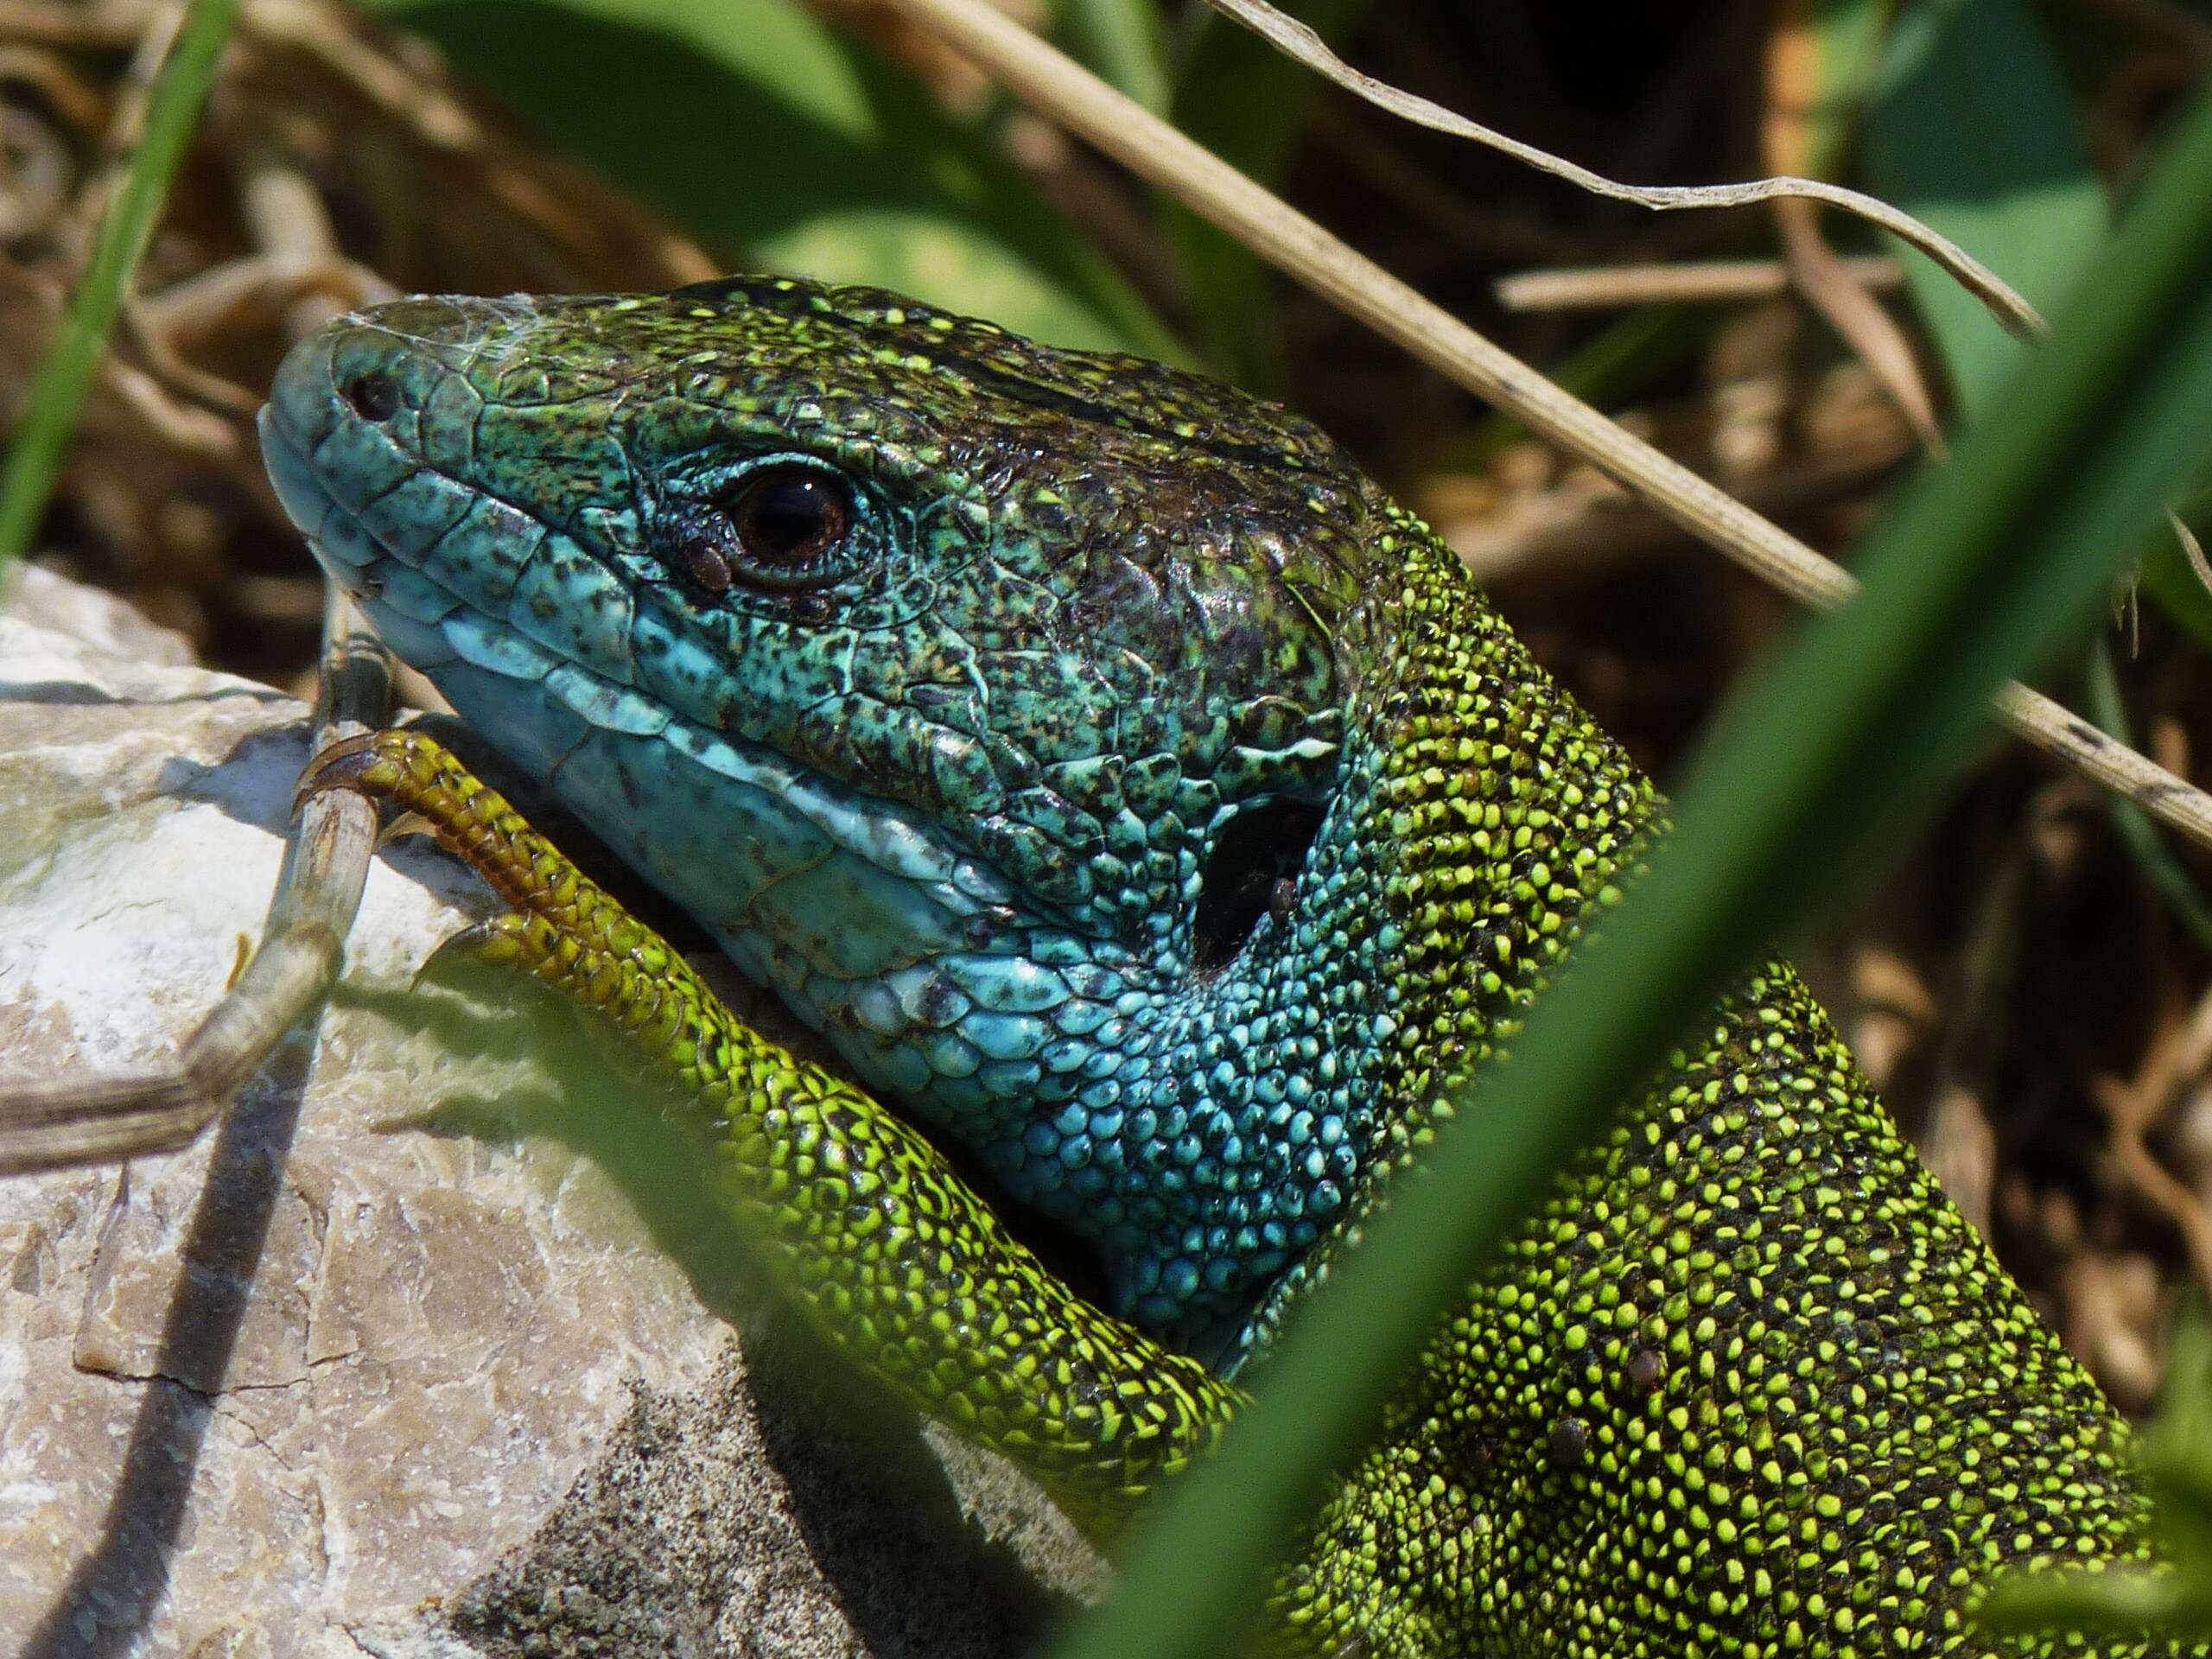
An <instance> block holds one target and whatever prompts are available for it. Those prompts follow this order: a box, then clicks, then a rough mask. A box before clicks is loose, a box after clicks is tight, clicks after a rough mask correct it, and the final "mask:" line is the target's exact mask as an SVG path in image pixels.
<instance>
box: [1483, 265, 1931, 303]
mask: <svg viewBox="0 0 2212 1659" xmlns="http://www.w3.org/2000/svg"><path fill="white" fill-rule="evenodd" d="M1836 257H1837V263H1838V264H1840V265H1841V266H1842V267H1843V269H1844V270H1845V272H1846V273H1847V274H1848V275H1849V277H1850V278H1851V280H1852V281H1853V283H1859V284H1860V285H1862V286H1864V287H1866V288H1872V289H1889V288H1896V287H1897V286H1898V285H1899V284H1900V283H1903V282H1904V270H1903V268H1902V267H1900V266H1899V265H1898V264H1897V261H1896V260H1894V259H1892V258H1890V257H1888V256H1887V255H1885V254H1847V255H1839V256H1836ZM1789 286H1790V281H1789V267H1788V266H1787V265H1785V264H1783V262H1782V261H1781V260H1779V259H1700V260H1689V261H1685V262H1682V263H1681V264H1653V265H1598V266H1593V267H1590V268H1587V269H1582V270H1524V271H1521V272H1519V273H1517V274H1516V275H1514V276H1511V277H1499V278H1498V279H1497V282H1496V283H1494V284H1492V287H1491V291H1492V292H1493V293H1495V294H1496V295H1497V302H1498V303H1499V304H1500V305H1502V306H1503V307H1504V308H1506V309H1507V310H1508V311H1601V310H1603V311H1613V310H1624V309H1626V308H1629V307H1631V306H1638V305H1727V304H1735V303H1738V302H1744V301H1749V300H1771V299H1778V298H1780V297H1781V296H1783V295H1784V294H1787V293H1789Z"/></svg>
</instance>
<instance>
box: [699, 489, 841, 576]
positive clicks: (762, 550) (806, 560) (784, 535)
mask: <svg viewBox="0 0 2212 1659" xmlns="http://www.w3.org/2000/svg"><path fill="white" fill-rule="evenodd" d="M724 510H725V511H726V512H728V514H729V518H730V523H731V524H732V525H733V526H734V528H735V530H736V531H737V539H738V543H739V545H740V546H741V547H742V548H744V550H745V552H746V556H747V557H748V558H750V559H752V560H753V561H755V562H756V563H759V564H760V565H762V566H764V567H766V568H768V569H776V568H778V567H785V568H789V567H792V566H800V567H804V566H805V565H809V564H811V563H813V562H814V561H815V560H817V559H818V558H820V557H821V556H823V554H824V553H826V552H828V551H829V550H830V549H831V548H833V547H835V546H836V544H837V543H839V542H841V541H842V540H844V538H845V532H846V531H849V530H850V529H851V528H852V524H853V498H852V496H851V495H850V494H849V493H847V491H846V490H845V488H844V486H842V485H841V484H839V483H838V482H837V480H835V479H833V478H830V477H828V476H826V475H825V474H822V473H820V472H817V471H816V470H815V469H814V468H813V467H766V468H765V469H763V470H762V471H760V472H758V473H755V474H753V475H752V476H751V477H749V478H747V479H746V480H745V481H744V482H743V483H741V485H739V486H738V488H737V491H736V493H735V494H734V496H733V497H732V498H731V499H729V501H728V503H727V504H726V505H725V508H724Z"/></svg>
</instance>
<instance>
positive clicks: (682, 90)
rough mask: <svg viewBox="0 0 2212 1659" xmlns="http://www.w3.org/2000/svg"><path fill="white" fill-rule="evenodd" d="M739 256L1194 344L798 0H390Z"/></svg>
mask: <svg viewBox="0 0 2212 1659" xmlns="http://www.w3.org/2000/svg"><path fill="white" fill-rule="evenodd" d="M381 5H382V9H383V10H385V12H386V13H387V14H388V15H390V16H392V17H393V18H394V19H395V20H396V21H397V22H402V23H404V24H405V25H406V26H407V27H408V28H410V29H415V30H417V31H419V32H420V33H422V34H423V35H428V36H429V38H430V39H431V40H433V41H435V42H436V43H437V44H438V45H439V46H440V47H441V48H443V49H444V50H445V51H446V52H447V53H448V55H449V56H450V57H451V58H452V59H453V60H454V63H455V64H456V65H457V66H458V67H460V68H461V69H462V70H463V71H464V72H465V73H467V75H468V76H469V77H470V78H471V79H474V80H476V81H479V82H480V83H481V84H482V85H484V86H488V87H489V88H491V89H492V90H493V92H497V93H498V94H499V95H500V96H501V97H502V98H504V99H505V100H506V101H507V102H508V103H509V104H510V105H512V106H513V107H514V108H515V109H517V110H518V111H520V112H521V113H522V115H523V116H524V118H526V119H527V120H529V121H530V122H531V124H534V125H535V126H536V127H537V129H538V130H539V131H541V132H542V133H543V134H545V135H546V136H547V137H550V138H551V139H552V140H554V141H555V142H556V143H559V144H561V145H562V146H563V148H565V149H569V150H570V151H572V152H574V153H575V154H576V155H578V156H582V157H583V158H585V159H586V160H588V161H589V162H593V163H594V164H595V165H596V166H597V167H599V168H601V170H602V171H603V172H605V173H606V174H607V175H608V176H609V177H611V178H613V179H614V180H615V181H618V182H620V183H621V184H623V185H625V186H626V187H627V188H630V189H632V190H634V191H636V192H637V193H638V194H639V195H641V196H643V197H645V199H646V200H649V201H652V203H654V204H655V205H656V206H658V207H660V208H661V209H662V210H663V211H664V212H665V213H668V214H670V215H671V217H672V218H674V219H677V220H678V221H679V222H680V223H682V224H683V225H684V226H688V227H689V228H690V230H691V231H692V232H694V233H695V234H696V235H697V236H699V237H700V238H702V240H704V241H705V242H706V243H707V244H708V245H709V246H710V247H711V248H713V249H714V250H715V251H716V252H717V253H718V254H721V255H722V256H725V257H728V259H729V260H730V261H731V262H732V264H733V267H736V266H740V265H742V266H750V267H752V268H754V269H767V270H776V271H780V272H786V273H790V274H793V275H804V276H810V277H824V278H827V279H829V280H831V281H836V282H854V283H878V284H880V285H882V286H884V287H887V288H894V289H899V291H901V292H903V293H907V294H912V295H914V296H918V297H919V298H922V299H925V300H930V301H932V302H936V303H938V304H941V305H944V306H947V307H949V308H952V309H955V310H959V311H967V312H974V313H977V314H980V315H984V316H988V317H991V318H993V319H995V320H996V321H1000V322H1002V323H1005V324H1006V325H1007V327H1012V328H1016V329H1019V330H1020V331H1021V332H1023V333H1024V334H1035V335H1037V336H1038V337H1039V338H1040V339H1043V340H1050V341H1052V343H1054V344H1055V345H1062V346H1089V347H1109V348H1113V349H1117V350H1122V351H1135V352H1141V353H1145V354H1147V355H1148V356H1154V357H1164V358H1166V359H1170V360H1175V359H1181V358H1184V357H1185V355H1186V354H1185V353H1184V352H1183V351H1182V349H1181V347H1180V346H1179V343H1178V342H1177V341H1176V340H1175V339H1174V338H1173V335H1172V334H1169V333H1168V332H1167V330H1166V327H1164V326H1163V325H1162V324H1161V323H1160V321H1159V320H1158V319H1157V318H1156V317H1155V316H1154V315H1153V314H1152V313H1151V312H1150V310H1149V309H1147V307H1146V306H1145V305H1144V303H1143V302H1142V301H1141V300H1140V299H1139V298H1138V297H1137V296H1136V295H1135V292H1134V290H1132V289H1130V288H1129V286H1128V283H1125V282H1123V281H1122V279H1121V278H1120V277H1118V276H1117V275H1116V274H1115V272H1114V271H1113V270H1112V269H1111V268H1110V267H1109V265H1108V264H1107V263H1106V262H1105V260H1104V259H1103V258H1102V257H1100V256H1099V255H1098V254H1097V252H1096V251H1095V250H1093V249H1091V248H1090V246H1089V245H1087V244H1085V243H1084V240H1083V238H1081V237H1080V236H1079V235H1078V234H1077V232H1075V231H1074V230H1073V228H1072V227H1071V226H1070V225H1069V224H1068V223H1067V221H1066V220H1065V219H1063V218H1062V217H1061V216H1060V215H1059V214H1058V213H1057V212H1055V211H1054V210H1053V209H1052V207H1050V206H1048V205H1047V204H1046V202H1045V201H1044V200H1042V199H1041V198H1040V197H1039V196H1038V194H1036V193H1035V192H1034V191H1033V190H1032V189H1030V188H1029V187H1028V185H1027V182H1026V181H1024V180H1023V179H1022V178H1021V176H1020V174H1018V173H1017V172H1016V171H1015V170H1014V168H1013V167H1012V166H1011V165H1009V164H1008V163H1007V162H1005V161H1004V160H1003V159H1002V158H1001V157H1000V156H997V155H995V153H994V152H993V150H992V149H991V147H990V145H989V143H988V141H987V140H986V138H985V137H983V135H982V134H981V133H979V132H977V131H976V130H972V129H970V128H968V127H964V126H962V125H960V124H957V123H956V122H955V121H953V120H952V119H951V118H950V117H949V116H948V115H946V114H945V113H944V111H943V110H942V109H941V108H940V107H939V106H938V105H937V104H936V103H935V102H934V101H933V100H932V99H931V97H930V96H929V94H928V93H927V92H925V90H924V89H923V88H922V87H920V86H918V85H917V84H916V83H915V82H914V81H913V79H912V78H911V77H910V76H908V75H906V74H905V73H903V72H901V71H899V69H897V68H895V67H893V66H891V65H889V64H887V63H885V62H884V61H883V60H881V59H880V58H879V57H877V56H876V55H875V54H873V53H872V52H870V51H868V49H867V48H864V47H862V46H861V45H859V44H858V43H856V42H855V41H850V40H849V39H847V38H845V37H844V36H842V35H837V34H835V33H833V32H831V31H830V30H829V29H827V28H825V27H824V26H823V24H822V22H820V21H819V20H818V19H817V18H816V17H815V16H813V15H812V14H811V13H810V12H807V11H806V10H803V9H802V8H800V7H798V6H797V5H794V4H791V3H787V0H727V3H718V4H715V5H699V4H696V3H694V0H569V3H560V0H381Z"/></svg>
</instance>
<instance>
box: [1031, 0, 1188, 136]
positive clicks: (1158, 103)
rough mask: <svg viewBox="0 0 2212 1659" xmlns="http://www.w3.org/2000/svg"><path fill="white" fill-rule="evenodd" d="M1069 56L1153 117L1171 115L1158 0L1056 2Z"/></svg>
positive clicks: (1056, 29)
mask: <svg viewBox="0 0 2212 1659" xmlns="http://www.w3.org/2000/svg"><path fill="white" fill-rule="evenodd" d="M1052 18H1053V23H1054V28H1053V34H1054V35H1056V36H1057V37H1058V40H1059V41H1060V43H1061V45H1062V46H1063V47H1064V48H1065V50H1066V52H1067V54H1068V55H1069V56H1070V57H1072V58H1074V59H1075V60H1077V62H1079V63H1081V64H1082V65H1083V66H1084V67H1085V68H1087V69H1089V70H1090V72H1091V73H1093V74H1095V75H1096V76H1097V77H1098V78H1099V79H1101V80H1103V81H1104V82H1105V83H1106V84H1107V85H1108V86H1111V87H1113V88H1114V89H1115V90H1116V91H1117V92H1125V93H1127V94H1128V96H1129V97H1131V98H1133V99H1135V100H1136V101H1137V102H1138V103H1140V104H1141V105H1144V106H1145V108H1147V110H1150V111H1152V112H1153V113H1154V115H1165V114H1166V113H1167V108H1168V100H1169V92H1168V72H1167V31H1166V29H1165V28H1164V27H1163V26H1162V24H1161V22H1160V7H1159V6H1158V4H1156V3H1155V0H1053V3H1052Z"/></svg>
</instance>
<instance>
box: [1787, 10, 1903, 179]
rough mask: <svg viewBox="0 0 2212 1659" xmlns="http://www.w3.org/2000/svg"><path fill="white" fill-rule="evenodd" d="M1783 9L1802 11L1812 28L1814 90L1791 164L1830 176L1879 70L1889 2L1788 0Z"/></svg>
mask: <svg viewBox="0 0 2212 1659" xmlns="http://www.w3.org/2000/svg"><path fill="white" fill-rule="evenodd" d="M1789 10H1790V11H1791V12H1792V13H1799V12H1802V14H1803V17H1804V24H1805V27H1806V28H1808V29H1810V30H1811V31H1812V37H1813V53H1814V62H1813V65H1812V72H1813V83H1814V88H1815V93H1816V97H1815V101H1814V102H1813V104H1812V105H1810V106H1809V107H1808V108H1807V109H1806V110H1805V111H1804V112H1803V115H1802V127H1803V150H1804V153H1803V156H1802V158H1801V159H1800V160H1799V161H1798V162H1796V166H1797V167H1798V168H1800V170H1802V171H1803V172H1804V173H1805V174H1807V175H1808V176H1810V177H1813V178H1816V179H1832V178H1834V177H1835V176H1836V175H1837V174H1838V172H1839V171H1840V169H1841V167H1842V162H1843V157H1844V154H1845V152H1846V151H1847V150H1848V149H1850V147H1851V140H1852V137H1853V132H1854V131H1855V130H1856V129H1857V127H1858V124H1859V114H1860V112H1861V111H1863V110H1864V109H1865V107H1866V95H1867V92H1868V90H1869V89H1870V88H1871V87H1872V86H1873V84H1874V81H1875V79H1876V77H1877V75H1878V73H1880V67H1881V62H1882V40H1883V35H1884V33H1885V29H1887V26H1888V23H1889V17H1890V0H1793V3H1792V4H1791V6H1790V8H1789Z"/></svg>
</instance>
